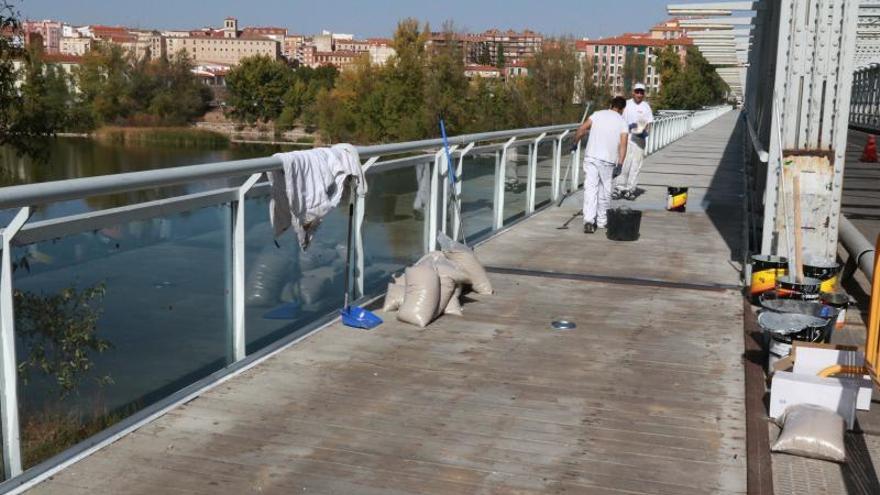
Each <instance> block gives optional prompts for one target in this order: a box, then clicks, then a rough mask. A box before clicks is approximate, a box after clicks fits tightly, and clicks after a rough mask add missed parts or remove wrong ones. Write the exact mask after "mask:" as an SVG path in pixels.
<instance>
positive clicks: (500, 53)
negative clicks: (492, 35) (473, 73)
mask: <svg viewBox="0 0 880 495" xmlns="http://www.w3.org/2000/svg"><path fill="white" fill-rule="evenodd" d="M506 65H507V60H506V59H505V57H504V46H503V45H502V44H501V43H495V67H497V68H499V69H503V68H504V67H505V66H506Z"/></svg>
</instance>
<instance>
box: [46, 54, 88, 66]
mask: <svg viewBox="0 0 880 495" xmlns="http://www.w3.org/2000/svg"><path fill="white" fill-rule="evenodd" d="M82 59H83V58H82V57H81V56H79V55H67V54H64V53H45V54H43V62H46V63H48V64H51V63H56V64H61V63H68V64H79V63H81V62H82Z"/></svg>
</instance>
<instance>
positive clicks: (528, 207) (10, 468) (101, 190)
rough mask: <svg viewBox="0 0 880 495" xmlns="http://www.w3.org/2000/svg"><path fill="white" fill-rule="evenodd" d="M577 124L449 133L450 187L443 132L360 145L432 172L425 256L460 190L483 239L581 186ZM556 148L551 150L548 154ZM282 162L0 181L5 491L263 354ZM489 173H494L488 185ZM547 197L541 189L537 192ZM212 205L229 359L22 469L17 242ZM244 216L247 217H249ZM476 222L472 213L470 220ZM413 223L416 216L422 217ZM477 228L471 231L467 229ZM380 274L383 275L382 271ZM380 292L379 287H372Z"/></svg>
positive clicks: (353, 274) (359, 280)
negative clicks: (161, 193) (264, 282)
mask: <svg viewBox="0 0 880 495" xmlns="http://www.w3.org/2000/svg"><path fill="white" fill-rule="evenodd" d="M729 110H730V107H718V108H712V109H708V110H704V111H698V112H690V113H687V114H683V115H675V116H670V117H663V118H659V119H657V121H656V122H655V124H654V132H653V134H652V135H651V136H650V138H649V140H648V143H649V149H648V150H647V152H648V153H649V154H650V153H653V152H655V151H657V150H659V149H662V148H663V147H665V146H667V145H669V144H670V143H672V142H674V141H675V140H677V139H679V138H680V137H682V136H684V135H685V134H687V133H688V132H691V131H692V130H694V129H697V128H699V127H701V126H703V125H705V124H707V123H709V122H711V121H712V120H714V119H715V118H717V117H719V116H721V115H722V114H724V113H725V112H727V111H729ZM576 127H577V126H576V125H575V124H568V125H556V126H548V127H537V128H528V129H518V130H508V131H499V132H490V133H482V134H471V135H465V136H457V137H452V138H450V140H449V142H450V145H451V147H452V151H453V153H452V156H453V158H454V159H455V161H456V162H457V163H455V169H456V173H457V175H458V176H459V177H461V178H463V179H464V180H461V181H457V182H456V186H455V190H454V191H452V194H449V190H448V187H449V185H448V184H449V181H447V180H445V178H444V177H445V175H446V171H447V169H448V168H447V163H446V155H445V153H444V152H443V148H442V141H441V140H439V139H434V140H424V141H414V142H407V143H396V144H383V145H376V146H361V147H357V148H356V149H357V151H358V153H359V155H360V158H361V160H362V161H363V168H364V170H365V173H366V174H367V177H368V182H369V183H370V187H371V188H373V187H375V186H377V185H380V186H381V185H382V184H383V183H384V182H388V181H390V180H391V179H389V177H392V176H391V175H387V174H400V173H402V171H404V172H406V174H407V176H408V177H411V175H409V174H410V172H413V171H414V172H416V175H417V176H419V174H422V175H421V177H424V179H423V180H420V181H419V183H418V188H419V189H418V191H409V192H416V193H417V196H418V193H419V192H423V193H425V195H426V196H427V200H426V201H425V207H424V219H423V220H422V221H421V222H422V225H421V227H420V228H421V229H422V230H421V232H420V233H418V235H417V236H416V238H418V239H419V241H417V243H418V248H419V249H418V251H419V252H420V253H423V252H427V251H430V250H433V249H435V247H436V233H437V232H438V231H439V232H444V233H449V234H450V235H452V236H454V237H458V236H459V234H461V233H462V232H460V231H459V229H460V226H461V225H462V222H461V221H460V220H461V218H460V217H459V215H465V216H467V215H473V214H474V213H473V212H472V211H470V210H467V209H455V208H450V207H449V206H450V203H449V201H450V196H452V197H453V198H454V199H455V200H456V201H457V202H458V204H461V201H462V198H463V196H465V195H467V194H470V195H477V196H479V194H483V197H477V198H475V199H474V201H473V204H474V205H478V204H479V205H483V206H482V207H483V208H484V209H488V207H487V206H485V205H486V204H489V203H490V204H491V219H490V220H485V222H486V225H487V228H485V229H483V230H482V231H481V233H480V234H479V235H478V237H482V238H484V239H485V238H488V237H489V236H491V235H492V234H493V233H496V232H498V231H499V230H501V229H502V228H504V227H505V226H508V225H510V224H511V223H513V222H515V221H517V220H518V219H519V218H524V217H528V216H530V215H532V214H533V213H534V212H535V211H537V210H538V209H540V208H542V207H545V206H547V205H550V204H553V202H555V201H556V200H558V198H559V197H560V195H561V194H562V190H563V189H564V188H566V187H568V188H572V189H577V187H578V186H579V184H580V178H579V170H580V166H579V164H580V163H581V161H582V160H581V156H582V149H583V147H582V146H581V145H580V144H579V145H578V146H577V148H576V150H575V151H573V152H572V153H570V154H569V153H568V150H569V146H568V145H567V143H570V140H571V137H572V136H573V130H574V129H575V128H576ZM521 148H525V149H527V152H526V153H521V152H520V149H521ZM548 148H549V149H551V150H552V151H551V152H550V155H549V156H548V153H547V150H548ZM539 150H544V153H543V155H542V154H541V153H539ZM567 154H568V157H567V158H568V159H571V160H572V164H573V166H571V167H570V170H571V173H570V175H569V176H567V177H564V176H563V175H564V174H563V172H562V162H563V160H564V159H565V158H566V157H565V155H567ZM542 156H543V158H542ZM477 159H479V160H483V162H481V163H482V164H483V165H484V166H485V169H484V171H488V170H492V172H491V173H490V174H485V173H484V174H483V175H482V176H480V177H479V178H478V179H468V172H469V170H468V168H469V167H472V166H473V167H476V166H477V165H476V164H475V163H476V162H473V161H472V160H477ZM523 159H524V160H525V163H524V165H525V166H524V168H525V177H524V179H525V187H524V194H523V193H522V191H517V190H516V188H513V189H512V186H511V181H512V180H518V179H519V174H518V173H516V172H514V173H513V174H512V173H511V172H510V165H511V163H512V162H515V161H517V160H519V162H517V163H520V165H523ZM492 161H494V165H493V164H492V163H491V162H492ZM493 166H494V169H493V168H492V167H493ZM280 167H281V162H280V160H278V159H277V158H273V157H265V158H257V159H250V160H239V161H231V162H222V163H209V164H202V165H193V166H186V167H176V168H168V169H159V170H150V171H143V172H133V173H123V174H117V175H108V176H98V177H88V178H80V179H71V180H65V181H56V182H46V183H37V184H29V185H22V186H14V187H7V188H3V189H0V210H4V209H5V210H12V211H13V213H14V216H13V220H12V221H11V222H10V223H9V224H8V225H6V226H5V228H3V229H2V230H0V241H2V246H0V247H2V264H0V385H2V396H0V410H2V444H3V448H2V450H3V465H4V470H5V476H6V479H7V481H5V482H4V483H3V484H0V491H6V490H21V489H24V488H26V487H27V486H31V485H33V484H34V483H36V482H38V481H39V480H41V479H43V478H45V477H46V476H48V475H49V474H50V473H51V472H54V471H57V470H58V469H60V467H62V466H64V465H67V464H69V463H71V462H74V461H75V460H76V459H78V458H81V457H82V456H84V455H87V453H88V452H91V451H93V450H96V449H97V448H99V447H100V446H101V445H103V444H105V443H108V442H110V441H112V440H113V439H115V438H118V437H119V436H121V435H123V434H125V433H126V432H128V431H131V430H132V429H134V428H136V427H138V426H139V425H142V424H144V423H145V422H147V421H149V420H151V419H152V418H154V417H156V416H157V415H159V414H161V413H162V412H163V411H166V410H168V409H170V408H171V407H174V406H175V405H176V404H179V403H181V401H184V400H187V399H188V398H190V397H193V396H195V395H196V394H197V393H198V390H200V389H203V388H205V387H207V386H210V385H211V384H213V383H216V382H217V381H219V380H221V379H223V378H224V377H226V376H229V375H230V374H232V373H235V372H238V371H240V370H242V369H244V368H245V367H246V366H249V365H250V363H253V362H254V360H255V359H258V357H259V355H264V354H265V353H266V352H268V351H265V350H260V351H259V352H256V351H253V349H252V350H251V352H250V353H249V352H248V348H247V345H248V344H247V335H248V327H247V321H248V320H247V318H246V311H247V307H246V306H247V302H246V296H247V293H246V290H247V284H246V279H247V276H248V273H249V267H248V266H247V262H246V257H245V252H246V228H247V223H248V220H247V218H248V217H249V216H250V215H252V214H254V212H253V211H251V210H252V208H253V207H252V206H248V205H247V203H248V201H253V200H254V199H255V198H266V197H268V196H269V187H268V184H267V183H266V182H262V181H261V178H262V177H263V176H264V174H265V173H267V172H270V171H272V170H276V169H279V168H280ZM425 170H427V174H425V173H424V171H425ZM487 175H491V184H490V182H489V179H488V178H487ZM539 177H540V181H539ZM242 178H246V179H245V180H244V181H243V182H238V183H236V184H235V185H227V186H223V187H213V188H209V189H208V190H204V191H200V192H197V193H191V194H184V195H175V196H172V197H169V198H166V199H159V200H152V201H146V202H144V201H142V202H135V203H133V204H128V205H125V206H119V207H113V208H108V209H102V210H97V211H90V212H87V213H77V214H70V215H63V216H60V217H57V218H47V219H41V220H38V221H31V217H32V215H33V213H34V211H35V208H36V207H39V206H40V205H47V204H52V203H58V202H64V201H70V200H84V199H85V198H91V197H96V196H103V195H110V194H119V193H126V192H132V191H142V190H154V189H156V188H162V187H168V186H176V185H181V184H192V183H204V182H205V181H207V180H216V179H224V180H240V179H242ZM385 179H387V180H385ZM548 180H549V184H548ZM478 181H482V182H480V184H482V185H481V186H480V187H482V189H478V188H477V182H478ZM520 185H521V184H520ZM472 186H473V187H472ZM512 191H514V192H512ZM539 194H540V196H541V197H538V196H539ZM520 196H521V197H520ZM407 197H408V196H407ZM366 201H367V198H364V197H358V198H356V199H355V205H354V207H355V208H354V210H355V224H354V225H355V227H354V229H353V232H352V235H353V238H352V240H353V249H352V251H353V253H351V254H349V256H352V257H353V258H352V259H353V267H352V269H351V271H350V272H346V273H344V274H343V276H345V277H348V278H349V279H350V280H352V281H353V282H354V283H353V284H352V286H353V289H352V292H353V293H354V294H353V295H354V296H356V298H360V299H361V300H364V299H365V298H368V297H370V296H371V291H370V290H369V288H365V259H366V258H368V257H370V256H371V255H372V254H375V253H369V252H367V250H366V249H365V243H364V237H363V230H364V226H365V224H370V223H371V222H365V215H366V210H367V209H368V208H367V203H366ZM216 207H222V208H223V210H222V212H221V213H220V214H219V215H217V216H216V217H215V218H219V220H218V222H219V223H220V224H222V225H221V228H220V231H221V232H225V234H223V235H221V237H223V238H224V241H223V242H224V245H226V246H227V248H226V250H227V251H229V252H228V256H224V257H223V258H222V259H223V260H224V261H223V264H224V265H225V266H223V267H217V269H218V270H223V271H225V272H226V273H227V274H228V275H229V277H228V281H227V289H228V290H226V291H225V292H224V293H225V294H226V295H225V296H224V297H226V298H227V299H226V301H227V309H228V313H229V318H228V321H226V320H225V321H226V322H227V323H228V329H227V330H226V331H227V333H228V335H226V337H225V338H226V339H227V343H228V346H229V349H228V353H227V357H226V359H225V364H223V365H221V366H220V367H219V368H218V369H215V370H214V371H213V372H206V373H203V376H201V377H195V378H192V379H191V380H190V381H189V382H187V383H186V384H184V385H182V386H181V387H180V388H179V389H178V390H177V391H174V392H171V393H168V394H166V395H165V396H164V397H163V398H160V399H158V400H156V401H155V402H154V403H152V404H150V405H149V406H148V407H145V408H143V409H141V410H140V411H137V412H135V413H134V414H132V415H130V416H129V417H128V418H126V419H123V420H122V421H120V422H119V423H117V424H116V425H114V426H112V427H110V428H108V429H106V430H105V431H104V432H102V433H101V434H99V435H97V436H96V437H93V438H92V439H90V440H89V441H87V442H82V443H80V444H78V445H76V446H74V447H71V448H69V449H67V450H65V451H64V452H62V453H61V454H58V455H57V456H55V457H53V458H51V459H48V460H45V461H44V462H43V463H41V464H39V465H36V466H35V467H33V468H31V469H29V470H28V471H27V472H24V473H23V469H22V468H23V466H22V450H21V433H20V426H19V418H18V411H19V405H20V404H19V402H20V399H19V395H18V393H19V392H18V374H17V368H18V365H19V361H18V360H17V358H16V328H15V327H16V318H15V315H14V289H15V285H16V282H15V280H16V279H15V277H13V271H14V270H15V266H14V260H13V251H14V250H15V249H22V248H26V247H28V246H32V245H36V244H38V243H46V242H55V240H57V239H61V238H65V237H69V236H76V235H84V234H86V235H88V234H91V233H94V232H96V231H98V230H100V229H107V228H108V227H112V226H117V225H127V224H131V223H132V222H141V221H152V220H154V219H156V218H160V217H161V218H167V217H169V216H170V215H192V214H193V212H196V211H202V210H204V209H206V208H207V209H210V208H216ZM260 208H261V211H264V210H263V209H262V208H264V207H260ZM246 213H248V214H247V215H246ZM486 213H487V215H486V218H488V212H486ZM470 220H471V217H469V220H468V221H470ZM413 222H415V220H413ZM413 225H417V222H416V223H414V224H413ZM465 225H467V224H465ZM471 234H472V235H473V234H474V233H473V232H471ZM261 239H262V242H265V243H266V244H267V245H270V244H271V243H272V242H273V241H272V237H271V235H266V236H265V237H263V238H261ZM475 240H476V239H475ZM107 256H110V255H107ZM403 266H404V265H403V264H401V265H400V266H397V267H396V269H397V270H399V269H401V268H403ZM144 269H148V268H144ZM384 279H385V277H383V280H384ZM372 294H373V295H377V293H376V292H373V293H372ZM334 314H335V312H334V313H333V314H327V313H325V316H324V317H322V318H323V320H320V321H325V322H326V321H332V320H333V318H334ZM318 322H319V319H316V320H315V322H313V323H314V324H313V325H310V326H309V325H307V326H306V327H304V330H302V331H298V333H296V334H291V335H288V336H283V337H282V338H278V339H276V341H275V342H273V343H272V344H271V345H267V346H264V347H267V348H268V347H272V346H274V347H272V348H279V346H281V345H284V344H289V343H290V342H293V341H294V340H295V339H296V338H301V336H302V335H303V332H309V331H312V330H314V329H316V328H318V327H319V326H320V325H318V324H317V323H318Z"/></svg>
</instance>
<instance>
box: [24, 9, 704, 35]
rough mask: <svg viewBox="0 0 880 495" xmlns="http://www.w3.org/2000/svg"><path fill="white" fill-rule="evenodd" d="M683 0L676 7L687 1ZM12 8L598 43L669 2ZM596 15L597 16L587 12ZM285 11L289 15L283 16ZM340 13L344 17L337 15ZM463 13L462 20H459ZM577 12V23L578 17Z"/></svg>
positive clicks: (640, 26)
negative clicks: (445, 27) (410, 27)
mask: <svg viewBox="0 0 880 495" xmlns="http://www.w3.org/2000/svg"><path fill="white" fill-rule="evenodd" d="M694 1H697V0H685V1H683V2H680V3H693V2H694ZM12 3H13V5H14V6H15V7H17V8H18V10H19V11H20V12H21V14H22V17H24V18H28V19H44V18H51V19H55V20H60V21H64V22H68V23H71V24H106V25H122V26H126V27H130V28H145V29H148V28H155V29H193V28H200V27H204V26H217V25H219V24H221V23H222V19H223V18H224V17H226V16H234V17H237V18H238V19H239V20H240V21H241V22H242V24H243V25H251V26H269V25H271V26H278V27H284V28H288V29H289V30H290V31H291V32H292V33H293V32H297V33H301V34H310V33H319V32H321V30H324V29H327V30H332V31H336V32H347V33H353V34H356V35H360V36H369V37H390V36H391V35H392V34H393V32H394V28H395V26H396V25H397V22H398V21H399V20H401V19H404V18H407V17H414V18H416V19H419V20H420V21H422V22H429V23H430V24H431V26H432V27H433V28H435V29H440V26H441V25H442V24H443V23H444V22H445V21H447V20H451V21H453V23H454V26H455V28H456V29H457V30H463V31H475V32H476V31H483V30H485V29H489V28H499V29H508V28H511V29H515V30H522V29H532V30H534V31H537V32H541V33H543V34H545V35H548V36H565V35H571V36H575V37H578V38H581V37H590V38H596V37H602V36H609V35H613V34H615V33H620V32H628V31H644V30H645V29H647V28H648V27H650V26H651V25H653V24H655V23H656V22H658V21H660V20H662V19H664V18H666V17H667V16H666V12H665V6H666V5H667V4H668V3H669V0H662V1H660V0H642V1H641V2H639V3H640V4H641V5H640V7H641V8H642V11H641V12H640V15H639V16H633V15H632V12H631V11H627V12H625V14H627V15H625V16H624V15H619V14H618V12H616V9H618V5H619V4H617V3H614V2H608V1H607V0H602V1H598V0H593V1H588V2H583V1H581V2H577V1H574V0H559V1H558V2H556V3H555V4H554V5H553V8H552V9H546V8H545V9H540V10H536V9H535V8H534V6H535V4H534V2H524V1H521V0H512V1H508V2H498V1H491V2H479V3H478V4H476V5H475V4H474V2H465V1H461V0H448V1H447V2H445V3H443V4H433V5H426V4H414V3H413V2H408V1H402V0H386V1H382V2H379V1H374V2H357V1H355V0H337V2H335V3H334V4H333V5H334V7H333V8H329V7H317V8H314V7H309V6H308V3H307V2H304V1H299V0H296V1H292V2H285V1H283V0H258V1H257V2H255V4H256V5H253V4H252V5H251V6H249V7H246V8H245V7H242V5H241V4H240V3H238V2H232V1H229V0H216V1H215V2H213V3H212V4H211V5H212V7H211V9H210V11H206V10H205V8H204V6H203V5H204V4H201V5H200V4H197V3H196V2H170V1H168V0H154V1H153V2H151V3H150V8H148V9H147V8H144V7H143V6H142V5H140V4H128V3H125V4H122V3H121V2H113V1H107V0H79V1H77V2H61V1H59V0H24V1H15V0H13V2H12ZM590 9H595V10H590ZM284 11H287V12H288V13H286V14H285V13H281V14H279V12H284ZM340 12H346V13H347V14H348V15H341V14H340ZM462 12H468V14H462ZM579 12H580V13H582V14H583V15H582V16H581V17H580V18H581V19H588V20H584V21H580V20H578V16H577V15H573V14H577V13H579Z"/></svg>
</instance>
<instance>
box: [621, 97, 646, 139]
mask: <svg viewBox="0 0 880 495" xmlns="http://www.w3.org/2000/svg"><path fill="white" fill-rule="evenodd" d="M623 120H625V121H626V125H627V126H631V125H633V124H635V125H636V128H635V129H633V132H641V130H643V129H644V128H645V127H646V126H647V125H648V124H650V123H651V122H654V112H653V111H652V110H651V105H648V102H647V101H642V102H641V103H636V102H635V100H633V99H632V98H630V99H628V100H626V108H625V109H623Z"/></svg>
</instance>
